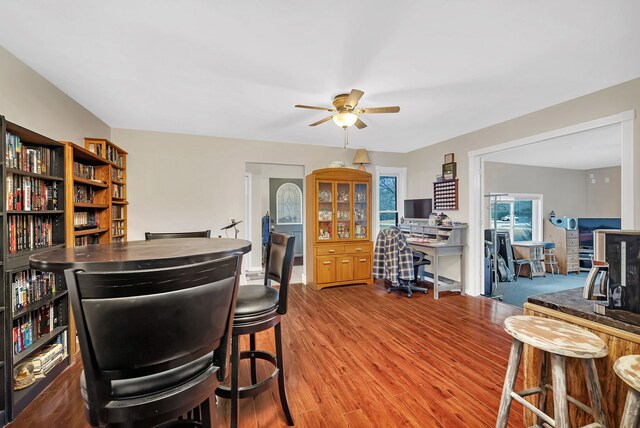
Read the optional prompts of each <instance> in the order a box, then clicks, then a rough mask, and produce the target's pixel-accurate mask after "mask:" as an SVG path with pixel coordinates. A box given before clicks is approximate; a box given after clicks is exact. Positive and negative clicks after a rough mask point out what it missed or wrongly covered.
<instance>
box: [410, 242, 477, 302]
mask: <svg viewBox="0 0 640 428" xmlns="http://www.w3.org/2000/svg"><path fill="white" fill-rule="evenodd" d="M407 241H408V242H409V246H410V247H411V249H412V250H413V251H417V252H420V253H423V254H426V255H427V256H429V258H430V259H431V266H432V267H433V298H434V299H437V298H438V293H439V292H440V291H459V292H460V293H461V294H464V285H463V282H462V281H464V256H463V252H464V245H462V244H459V245H455V244H454V245H452V244H446V243H444V242H442V241H440V242H438V241H434V242H428V241H427V240H424V239H415V238H407ZM446 256H460V281H452V280H449V279H446V280H447V281H452V283H450V284H448V283H446V282H445V278H444V277H440V276H438V263H439V258H440V257H446Z"/></svg>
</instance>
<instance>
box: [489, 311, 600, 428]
mask: <svg viewBox="0 0 640 428" xmlns="http://www.w3.org/2000/svg"><path fill="white" fill-rule="evenodd" d="M504 329H505V331H506V332H507V333H509V334H510V335H511V336H512V337H513V344H512V345H511V353H510V354H509V365H508V366H507V374H506V376H505V380H504V386H503V388H502V398H501V399H500V409H499V410H498V418H497V420H496V428H506V426H507V423H508V421H509V412H510V410H511V401H512V400H515V401H517V402H518V403H520V404H522V405H523V406H524V407H525V408H526V409H528V410H530V411H531V412H533V413H535V415H536V416H537V420H536V426H551V427H556V428H569V406H568V404H569V403H572V404H574V405H576V406H578V407H579V408H580V409H582V410H584V411H585V412H587V413H589V414H591V415H592V416H593V419H594V422H593V423H591V424H589V425H587V427H589V428H595V427H601V428H606V427H607V421H606V419H605V415H604V412H603V410H602V393H601V391H600V383H599V381H598V373H597V370H596V365H595V358H601V357H604V356H606V355H607V353H608V350H607V345H606V344H605V343H604V342H603V341H602V339H600V338H599V337H598V336H596V335H595V334H593V333H591V332H590V331H588V330H585V329H582V328H580V327H577V326H574V325H572V324H569V323H566V322H563V321H558V320H552V319H548V318H543V317H533V316H524V315H517V316H512V317H509V318H507V319H506V320H505V321H504ZM525 343H526V344H527V345H530V346H533V347H535V348H537V349H540V350H541V351H543V358H542V360H541V364H540V383H539V384H538V386H537V387H535V388H530V389H527V390H525V391H520V392H516V391H514V387H515V384H516V378H517V377H518V368H519V366H520V358H521V357H522V348H523V346H524V344H525ZM567 357H573V358H579V359H580V361H581V362H582V367H583V370H584V374H585V378H586V388H587V391H588V392H589V399H590V401H591V405H590V406H588V405H586V404H584V403H582V402H580V401H578V400H576V399H575V398H573V397H571V396H569V395H567V376H566V372H565V360H566V358H567ZM549 360H550V361H549ZM549 363H550V364H549ZM549 365H550V366H551V367H549ZM549 368H550V369H551V370H549ZM549 372H551V373H549ZM550 374H551V376H550ZM551 380H552V382H551ZM548 391H552V392H553V414H554V416H553V417H551V416H549V415H548V414H547V413H546V407H547V404H546V402H547V392H548ZM531 395H537V396H538V400H537V405H533V404H532V403H531V402H529V401H527V400H525V399H524V397H528V396H531Z"/></svg>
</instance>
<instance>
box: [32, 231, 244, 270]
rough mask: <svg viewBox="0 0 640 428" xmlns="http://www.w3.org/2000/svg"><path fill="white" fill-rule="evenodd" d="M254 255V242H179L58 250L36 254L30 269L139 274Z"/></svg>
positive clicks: (227, 240)
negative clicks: (144, 271) (71, 269)
mask: <svg viewBox="0 0 640 428" xmlns="http://www.w3.org/2000/svg"><path fill="white" fill-rule="evenodd" d="M249 251H251V242H249V241H245V240H244V239H226V238H177V239H152V240H149V241H129V242H114V243H111V244H102V245H86V246H84V247H76V248H55V249H53V250H50V251H43V252H42V253H38V254H34V255H33V256H31V257H30V258H29V260H30V262H31V267H32V268H33V269H38V270H42V271H48V272H62V271H64V270H65V269H69V268H75V269H84V270H87V271H97V270H100V271H113V270H138V269H151V268H158V267H169V266H179V265H186V264H190V263H199V262H204V261H208V260H216V259H220V258H223V257H227V256H230V255H232V254H235V253H238V252H240V253H242V254H246V253H248V252H249Z"/></svg>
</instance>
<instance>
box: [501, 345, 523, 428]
mask: <svg viewBox="0 0 640 428" xmlns="http://www.w3.org/2000/svg"><path fill="white" fill-rule="evenodd" d="M520 357H522V342H520V341H519V340H518V339H513V343H512V344H511V353H510V354H509V364H508V365H507V374H506V375H505V378H504V386H503V387H502V398H501V399H500V409H499V410H498V418H497V420H496V428H505V427H506V426H507V422H509V411H510V410H511V393H512V392H513V388H514V386H515V384H516V378H517V377H518V368H519V367H520Z"/></svg>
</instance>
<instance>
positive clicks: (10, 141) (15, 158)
mask: <svg viewBox="0 0 640 428" xmlns="http://www.w3.org/2000/svg"><path fill="white" fill-rule="evenodd" d="M5 145H6V147H5V161H6V165H7V168H14V169H20V170H22V171H27V172H33V173H36V174H46V175H57V174H56V173H57V170H56V164H57V161H58V155H57V153H56V151H55V150H52V149H49V148H47V147H42V146H29V145H26V144H23V143H22V141H21V140H20V137H18V136H17V135H13V134H11V133H10V132H7V139H6V143H5Z"/></svg>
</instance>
